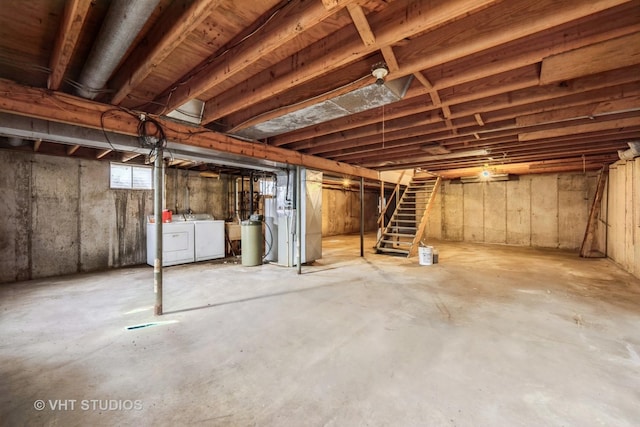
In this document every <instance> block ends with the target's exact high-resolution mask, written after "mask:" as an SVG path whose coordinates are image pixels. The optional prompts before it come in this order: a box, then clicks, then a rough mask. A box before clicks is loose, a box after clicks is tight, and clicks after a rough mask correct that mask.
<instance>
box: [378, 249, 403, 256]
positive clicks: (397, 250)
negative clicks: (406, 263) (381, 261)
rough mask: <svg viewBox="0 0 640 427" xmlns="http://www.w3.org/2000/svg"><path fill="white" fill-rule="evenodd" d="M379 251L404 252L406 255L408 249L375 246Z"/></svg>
mask: <svg viewBox="0 0 640 427" xmlns="http://www.w3.org/2000/svg"><path fill="white" fill-rule="evenodd" d="M377 249H378V251H380V252H392V253H396V254H405V255H408V254H409V251H408V250H404V249H392V248H377Z"/></svg>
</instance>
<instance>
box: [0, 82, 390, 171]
mask: <svg viewBox="0 0 640 427" xmlns="http://www.w3.org/2000/svg"><path fill="white" fill-rule="evenodd" d="M0 93H3V94H4V96H2V97H0V111H5V112H10V113H13V114H18V115H23V116H28V117H36V118H41V119H46V120H52V121H57V122H61V123H69V124H73V125H76V126H84V127H89V128H93V129H104V130H106V131H110V132H116V133H122V134H125V135H132V136H136V135H137V126H138V121H137V118H136V117H133V116H131V115H130V114H128V113H125V112H123V111H119V110H114V109H113V107H112V106H109V105H105V104H100V103H97V102H93V101H89V100H85V99H81V98H78V97H75V96H72V95H68V94H64V93H61V92H53V91H49V90H44V89H37V88H33V87H28V86H22V85H20V84H17V83H15V82H11V81H9V80H4V79H0ZM34 100H37V101H38V102H34ZM107 113H108V114H107ZM158 121H159V122H160V123H161V124H162V126H163V129H164V130H165V134H166V137H167V139H169V140H171V141H176V142H178V143H181V144H185V145H192V146H196V147H202V148H207V149H212V150H217V151H220V152H225V153H231V154H236V155H240V156H246V157H251V158H256V159H261V160H268V161H272V162H278V163H286V164H291V165H299V166H305V167H308V168H310V169H317V170H322V171H327V172H334V173H338V174H344V175H351V176H356V177H363V178H366V179H371V180H374V181H375V180H378V173H377V172H376V171H374V170H371V169H366V168H361V167H359V166H353V165H348V164H346V163H341V162H336V161H332V160H327V159H324V158H321V157H315V156H310V155H306V154H303V153H299V152H295V151H291V150H286V149H283V148H278V147H272V146H269V145H266V144H253V143H249V142H244V141H239V140H236V139H233V138H229V137H227V136H225V135H222V134H219V133H216V132H212V131H209V130H207V129H205V128H194V127H193V126H185V125H182V124H179V123H176V122H172V121H168V120H164V119H162V118H158Z"/></svg>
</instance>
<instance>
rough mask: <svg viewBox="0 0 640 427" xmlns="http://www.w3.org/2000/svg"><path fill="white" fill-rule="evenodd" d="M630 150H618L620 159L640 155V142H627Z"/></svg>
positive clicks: (633, 157)
mask: <svg viewBox="0 0 640 427" xmlns="http://www.w3.org/2000/svg"><path fill="white" fill-rule="evenodd" d="M627 144H628V145H629V149H628V150H618V157H620V160H633V159H635V158H636V157H638V156H640V142H627Z"/></svg>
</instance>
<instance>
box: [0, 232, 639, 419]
mask: <svg viewBox="0 0 640 427" xmlns="http://www.w3.org/2000/svg"><path fill="white" fill-rule="evenodd" d="M365 243H366V248H367V249H366V252H367V253H366V257H365V258H364V259H362V258H359V257H358V255H359V246H358V245H359V237H358V236H346V237H336V238H328V239H325V241H324V258H323V259H322V260H321V261H319V262H317V263H316V264H315V265H313V266H309V267H304V269H303V275H302V276H298V275H296V270H295V268H294V269H286V268H283V267H278V266H275V265H264V266H259V267H243V266H241V265H234V264H232V263H227V264H219V263H200V264H192V265H185V266H176V267H171V268H167V269H166V270H165V310H166V312H167V314H166V315H165V316H162V317H160V318H156V317H154V316H153V314H152V305H153V302H154V295H153V281H152V269H151V268H149V267H138V268H127V269H121V270H115V271H109V272H105V273H98V274H83V275H74V276H69V277H62V278H54V279H49V280H38V281H32V282H23V283H16V284H11V285H4V286H0V377H1V378H2V381H0V424H3V425H12V426H15V425H43V424H44V425H60V426H73V425H78V426H80V425H94V426H97V425H186V424H193V425H222V426H227V425H228V426H253V425H257V426H302V425H305V426H306V425H310V426H324V425H330V426H356V425H370V426H413V425H421V426H541V425H544V426H620V427H622V426H637V425H638V423H640V355H639V354H640V281H639V280H638V279H635V278H633V277H632V276H630V275H629V274H627V273H625V272H624V271H622V270H621V269H619V268H618V267H617V266H615V265H614V264H613V263H612V262H610V261H608V260H604V259H598V260H583V259H580V258H578V257H577V256H576V255H575V254H573V253H568V252H562V251H551V250H535V249H527V248H514V247H501V246H486V245H471V244H457V243H456V244H453V243H445V242H439V243H438V244H437V247H438V249H439V251H440V263H439V264H437V265H433V266H420V265H419V264H418V261H417V258H414V259H411V260H407V259H403V258H394V257H389V256H383V255H376V254H374V253H373V250H372V249H370V248H371V247H372V246H373V240H372V237H368V238H367V239H366V242H365ZM153 321H162V322H167V323H163V324H159V325H157V326H150V327H145V328H138V329H131V330H129V329H127V327H128V326H132V325H139V324H145V323H148V322H153ZM37 400H43V401H44V402H42V403H43V404H44V409H43V410H40V411H38V410H36V409H35V408H34V405H36V406H37V405H38V404H40V403H41V402H37V403H36V401H37ZM74 401H75V402H74ZM65 403H66V405H65ZM60 405H62V406H60ZM63 409H66V410H63Z"/></svg>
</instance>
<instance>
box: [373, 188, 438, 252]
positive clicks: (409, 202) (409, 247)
mask: <svg viewBox="0 0 640 427" xmlns="http://www.w3.org/2000/svg"><path fill="white" fill-rule="evenodd" d="M440 180H441V179H440V177H434V176H423V175H418V176H414V177H413V178H412V179H411V182H410V183H409V185H408V186H407V188H406V189H405V190H404V193H402V196H401V197H400V200H399V201H398V203H397V206H396V210H395V212H394V213H393V215H392V216H391V219H390V220H389V223H388V224H387V225H386V226H385V227H384V230H383V232H382V233H381V235H380V238H379V239H378V242H377V243H376V252H377V253H379V254H391V255H400V256H402V255H404V256H406V257H411V256H414V255H416V253H417V252H418V245H419V243H420V239H421V238H422V234H423V233H424V230H425V228H426V226H427V221H428V219H429V210H430V209H431V206H432V205H433V201H434V198H435V195H436V193H437V191H438V187H439V185H440Z"/></svg>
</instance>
